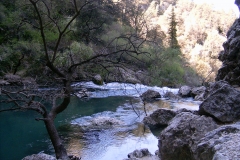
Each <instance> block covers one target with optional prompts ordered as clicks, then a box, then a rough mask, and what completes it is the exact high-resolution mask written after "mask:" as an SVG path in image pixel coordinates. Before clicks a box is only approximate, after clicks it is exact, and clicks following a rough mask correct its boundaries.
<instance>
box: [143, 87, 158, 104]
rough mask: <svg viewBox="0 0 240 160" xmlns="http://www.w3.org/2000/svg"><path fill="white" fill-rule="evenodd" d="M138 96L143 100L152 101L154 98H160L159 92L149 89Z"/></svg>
mask: <svg viewBox="0 0 240 160" xmlns="http://www.w3.org/2000/svg"><path fill="white" fill-rule="evenodd" d="M140 97H141V98H142V100H143V101H148V102H151V101H154V100H155V99H156V98H161V95H160V93H159V92H157V91H154V90H150V89H149V90H147V91H146V92H144V93H143V94H142V95H141V96H140Z"/></svg>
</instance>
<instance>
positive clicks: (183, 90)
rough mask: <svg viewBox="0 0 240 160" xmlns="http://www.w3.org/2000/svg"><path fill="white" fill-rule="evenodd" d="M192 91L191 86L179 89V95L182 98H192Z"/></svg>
mask: <svg viewBox="0 0 240 160" xmlns="http://www.w3.org/2000/svg"><path fill="white" fill-rule="evenodd" d="M191 89H192V88H191V87H189V86H182V87H180V88H179V91H178V94H179V95H180V96H181V97H191Z"/></svg>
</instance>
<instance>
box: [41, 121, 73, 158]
mask: <svg viewBox="0 0 240 160" xmlns="http://www.w3.org/2000/svg"><path fill="white" fill-rule="evenodd" d="M44 123H45V126H46V129H47V131H48V135H49V136H50V139H51V142H52V144H53V147H54V150H55V155H56V158H57V159H61V160H69V157H68V155H67V151H66V149H65V147H64V145H63V143H62V140H61V138H60V137H59V135H58V132H57V129H56V127H55V125H54V120H53V119H52V118H47V119H46V120H45V121H44Z"/></svg>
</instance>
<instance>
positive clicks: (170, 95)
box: [163, 91, 181, 100]
mask: <svg viewBox="0 0 240 160" xmlns="http://www.w3.org/2000/svg"><path fill="white" fill-rule="evenodd" d="M163 97H164V98H166V99H170V100H180V99H181V97H180V96H178V95H176V94H174V93H172V92H169V91H168V92H166V93H165V94H164V95H163Z"/></svg>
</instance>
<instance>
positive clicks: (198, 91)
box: [191, 86, 206, 101]
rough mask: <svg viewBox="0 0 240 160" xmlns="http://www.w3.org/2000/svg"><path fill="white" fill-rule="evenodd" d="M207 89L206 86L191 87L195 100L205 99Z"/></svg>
mask: <svg viewBox="0 0 240 160" xmlns="http://www.w3.org/2000/svg"><path fill="white" fill-rule="evenodd" d="M205 91H206V87H204V86H201V87H194V88H192V89H191V95H192V97H193V98H194V100H197V101H203V100H204V93H205Z"/></svg>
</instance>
